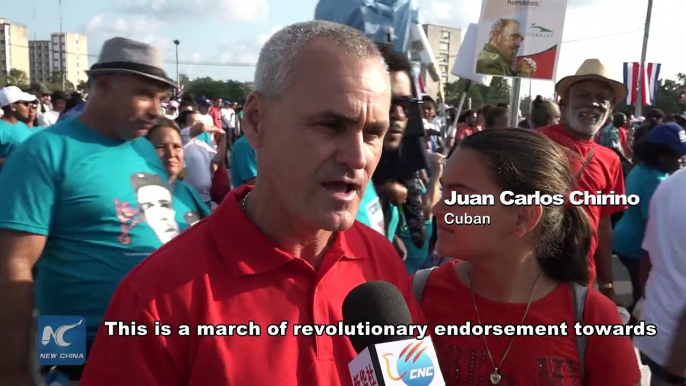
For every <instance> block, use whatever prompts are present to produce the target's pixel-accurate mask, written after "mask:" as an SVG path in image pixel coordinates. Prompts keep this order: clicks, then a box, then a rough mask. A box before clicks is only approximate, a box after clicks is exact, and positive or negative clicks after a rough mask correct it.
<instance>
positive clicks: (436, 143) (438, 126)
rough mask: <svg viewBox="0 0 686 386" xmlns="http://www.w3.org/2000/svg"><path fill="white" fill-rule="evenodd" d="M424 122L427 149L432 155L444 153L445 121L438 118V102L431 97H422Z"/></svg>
mask: <svg viewBox="0 0 686 386" xmlns="http://www.w3.org/2000/svg"><path fill="white" fill-rule="evenodd" d="M422 110H423V111H422V115H423V119H422V122H423V123H424V132H425V133H426V141H427V149H428V150H429V152H430V153H437V152H440V151H442V148H443V138H442V135H441V132H442V131H443V126H444V121H443V119H441V118H439V117H437V116H436V102H434V100H433V98H431V97H430V96H429V95H424V97H422Z"/></svg>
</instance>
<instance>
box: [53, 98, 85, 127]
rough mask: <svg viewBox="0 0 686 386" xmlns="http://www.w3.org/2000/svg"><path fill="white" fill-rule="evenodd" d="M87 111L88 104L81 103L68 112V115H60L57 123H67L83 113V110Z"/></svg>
mask: <svg viewBox="0 0 686 386" xmlns="http://www.w3.org/2000/svg"><path fill="white" fill-rule="evenodd" d="M85 109H86V103H85V102H84V103H80V104H78V105H76V106H74V107H73V108H72V109H71V110H69V111H67V112H66V113H63V114H60V116H59V118H57V122H62V121H66V120H67V119H71V118H76V117H78V116H79V115H81V113H83V110H85Z"/></svg>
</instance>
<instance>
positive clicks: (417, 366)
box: [383, 342, 434, 386]
mask: <svg viewBox="0 0 686 386" xmlns="http://www.w3.org/2000/svg"><path fill="white" fill-rule="evenodd" d="M422 346H424V347H422ZM427 348H428V346H427V345H426V344H425V342H417V343H410V344H408V345H407V346H405V348H403V349H402V351H400V355H398V358H397V359H395V355H393V354H391V353H387V354H384V355H383V359H384V360H385V361H386V374H387V375H388V377H389V378H391V379H392V380H394V381H402V382H403V383H404V384H405V385H407V386H428V385H430V384H431V381H433V379H434V364H433V361H432V360H431V358H430V357H429V355H428V354H427V353H425V351H426V349H427ZM389 358H394V359H395V368H396V371H397V374H398V375H397V376H395V375H393V371H391V362H392V361H391V360H390V359H389Z"/></svg>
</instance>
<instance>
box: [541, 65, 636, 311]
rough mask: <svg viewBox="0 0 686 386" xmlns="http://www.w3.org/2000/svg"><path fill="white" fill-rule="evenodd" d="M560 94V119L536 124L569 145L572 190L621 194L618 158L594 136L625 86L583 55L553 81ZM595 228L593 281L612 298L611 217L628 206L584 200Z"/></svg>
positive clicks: (592, 248) (591, 263) (603, 66)
mask: <svg viewBox="0 0 686 386" xmlns="http://www.w3.org/2000/svg"><path fill="white" fill-rule="evenodd" d="M556 91H557V94H558V95H560V96H561V98H562V99H561V100H560V109H561V113H562V120H561V123H560V124H558V125H552V126H547V127H543V128H541V129H539V132H540V133H542V134H543V135H545V136H547V137H548V138H550V139H551V140H553V141H554V142H556V143H557V144H559V145H561V146H563V147H565V148H567V149H569V150H571V151H572V152H574V153H576V154H570V166H571V168H572V172H573V173H575V175H576V176H577V186H576V187H575V189H574V190H576V191H582V192H584V191H585V192H588V194H591V195H596V194H597V192H598V191H600V192H602V194H610V192H613V193H614V194H618V195H623V194H624V177H623V174H622V166H621V163H620V161H619V157H618V156H617V154H615V153H614V152H613V151H612V150H610V149H608V148H605V147H603V146H600V145H596V144H595V142H594V141H593V138H594V136H595V134H596V133H597V132H598V131H599V130H600V129H601V128H602V127H603V125H604V124H605V122H606V121H607V119H608V117H609V116H610V114H612V109H613V108H614V107H615V106H616V105H617V104H618V103H619V102H620V101H621V100H623V99H624V97H625V96H626V94H627V90H626V87H625V86H624V85H623V84H622V83H621V82H618V81H616V80H614V77H613V76H612V75H611V74H610V69H609V67H606V66H605V65H603V63H601V62H600V61H599V60H597V59H588V60H586V61H585V62H584V63H583V64H582V65H581V67H580V68H579V70H578V71H577V73H576V75H573V76H568V77H565V78H563V79H562V80H560V81H559V82H558V83H557V86H556ZM584 208H585V209H586V211H587V213H588V216H589V219H590V221H591V225H592V227H593V229H594V230H595V232H594V234H593V240H592V242H591V249H590V251H589V256H588V260H589V270H590V271H591V272H590V274H591V282H590V283H589V285H593V282H594V280H595V279H596V274H597V281H598V287H599V289H600V291H601V292H602V293H603V294H604V295H606V296H607V297H609V298H610V299H613V300H614V296H615V293H614V287H613V277H612V223H611V221H610V216H611V215H612V214H614V213H617V212H621V211H623V210H625V209H626V207H624V206H610V205H588V206H585V207H584Z"/></svg>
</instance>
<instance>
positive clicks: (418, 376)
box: [343, 281, 445, 386]
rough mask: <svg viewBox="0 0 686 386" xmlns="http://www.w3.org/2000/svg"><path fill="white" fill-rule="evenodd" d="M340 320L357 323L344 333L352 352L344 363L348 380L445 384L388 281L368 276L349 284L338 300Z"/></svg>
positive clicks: (401, 299) (427, 340) (428, 341)
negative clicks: (341, 312) (416, 336)
mask: <svg viewBox="0 0 686 386" xmlns="http://www.w3.org/2000/svg"><path fill="white" fill-rule="evenodd" d="M343 324H344V325H346V326H357V330H356V331H355V334H353V335H349V336H348V338H349V339H350V342H351V343H352V345H353V347H354V348H355V351H356V352H357V353H358V355H357V356H356V357H355V358H354V359H353V360H352V361H351V362H350V363H349V364H348V369H349V370H350V377H351V379H352V381H353V385H356V384H360V383H358V382H361V381H363V380H365V381H367V382H371V381H372V380H374V381H376V383H377V384H378V385H379V386H390V385H399V384H411V383H412V384H417V385H419V384H421V385H426V386H443V385H445V381H444V380H443V376H442V375H441V372H440V370H439V367H438V359H437V358H436V352H435V350H434V347H433V344H432V343H431V338H430V337H428V336H427V337H425V338H424V339H421V340H419V339H415V338H414V336H415V334H414V333H413V331H417V330H416V329H415V330H412V329H411V327H412V326H411V325H412V315H411V314H410V310H409V308H408V307H407V303H406V302H405V298H404V297H403V295H402V294H401V293H400V291H399V290H398V288H396V287H395V286H394V285H393V284H391V283H388V282H385V281H371V282H367V283H364V284H360V285H359V286H357V287H355V288H354V289H353V290H352V291H350V293H348V295H347V296H346V297H345V300H344V301H343ZM393 331H395V332H396V333H393ZM399 382H400V383H399ZM403 382H404V383H403ZM362 384H364V382H362ZM371 384H374V383H373V382H371Z"/></svg>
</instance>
